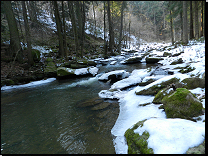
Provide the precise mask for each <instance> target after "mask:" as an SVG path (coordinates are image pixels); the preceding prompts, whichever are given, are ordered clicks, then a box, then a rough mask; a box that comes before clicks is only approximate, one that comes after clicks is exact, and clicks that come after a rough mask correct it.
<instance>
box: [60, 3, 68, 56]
mask: <svg viewBox="0 0 208 156" xmlns="http://www.w3.org/2000/svg"><path fill="white" fill-rule="evenodd" d="M61 4H62V18H63V47H64V55H65V56H66V58H67V44H66V26H65V15H64V14H65V11H64V1H61Z"/></svg>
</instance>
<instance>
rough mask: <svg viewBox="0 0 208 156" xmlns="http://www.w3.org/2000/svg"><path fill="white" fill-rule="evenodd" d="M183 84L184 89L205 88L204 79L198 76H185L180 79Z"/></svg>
mask: <svg viewBox="0 0 208 156" xmlns="http://www.w3.org/2000/svg"><path fill="white" fill-rule="evenodd" d="M182 83H183V84H184V88H186V89H195V88H198V87H200V88H205V79H204V78H203V79H202V78H198V77H192V78H186V79H184V80H183V81H182Z"/></svg>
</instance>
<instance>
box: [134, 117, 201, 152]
mask: <svg viewBox="0 0 208 156" xmlns="http://www.w3.org/2000/svg"><path fill="white" fill-rule="evenodd" d="M145 130H146V131H148V132H149V134H150V137H149V138H148V140H147V142H148V147H149V148H152V149H153V151H154V154H184V153H186V151H187V150H188V149H189V148H190V147H194V146H198V145H199V144H201V143H202V142H203V140H204V136H205V123H204V124H201V123H196V122H192V121H189V120H185V119H178V118H175V119H164V118H151V119H149V120H147V121H145V122H144V124H143V126H142V127H138V128H137V129H136V130H134V132H135V133H139V135H142V133H143V132H144V131H145Z"/></svg>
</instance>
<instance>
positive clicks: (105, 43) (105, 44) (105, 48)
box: [103, 1, 107, 58]
mask: <svg viewBox="0 0 208 156" xmlns="http://www.w3.org/2000/svg"><path fill="white" fill-rule="evenodd" d="M103 4H104V5H103V7H104V57H105V58H106V57H107V42H106V24H105V14H106V11H105V10H106V7H105V1H103Z"/></svg>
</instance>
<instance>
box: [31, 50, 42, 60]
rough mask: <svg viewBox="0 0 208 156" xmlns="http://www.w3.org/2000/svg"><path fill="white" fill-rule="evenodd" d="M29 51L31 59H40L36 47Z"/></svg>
mask: <svg viewBox="0 0 208 156" xmlns="http://www.w3.org/2000/svg"><path fill="white" fill-rule="evenodd" d="M31 53H32V57H33V60H34V61H35V62H39V61H40V51H39V50H37V49H32V51H31Z"/></svg>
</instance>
